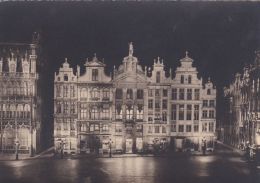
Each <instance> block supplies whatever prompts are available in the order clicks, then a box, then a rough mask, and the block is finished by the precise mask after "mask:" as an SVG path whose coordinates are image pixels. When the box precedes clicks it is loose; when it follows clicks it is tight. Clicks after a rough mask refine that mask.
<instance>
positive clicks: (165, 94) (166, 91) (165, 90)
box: [163, 89, 168, 97]
mask: <svg viewBox="0 0 260 183" xmlns="http://www.w3.org/2000/svg"><path fill="white" fill-rule="evenodd" d="M167 96H168V90H167V89H163V97H167Z"/></svg>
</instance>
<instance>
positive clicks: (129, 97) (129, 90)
mask: <svg viewBox="0 0 260 183" xmlns="http://www.w3.org/2000/svg"><path fill="white" fill-rule="evenodd" d="M126 99H133V90H132V89H127V91H126Z"/></svg>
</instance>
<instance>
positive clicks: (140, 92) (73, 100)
mask: <svg viewBox="0 0 260 183" xmlns="http://www.w3.org/2000/svg"><path fill="white" fill-rule="evenodd" d="M180 63H181V65H180V67H178V68H177V69H176V72H175V77H173V74H172V71H171V69H170V70H169V71H165V68H164V63H163V60H162V59H160V58H157V59H155V60H154V64H153V69H151V68H147V67H146V66H145V67H144V69H143V68H142V66H141V65H139V61H138V58H137V57H135V56H134V49H133V44H132V43H130V44H129V54H128V56H126V57H124V58H123V61H122V64H121V65H120V66H119V67H118V68H116V67H114V69H113V72H112V74H111V75H110V76H108V75H106V74H105V71H104V69H105V64H104V63H103V62H102V61H100V60H98V58H97V57H96V55H95V56H94V57H93V59H92V60H91V61H88V60H87V61H86V63H85V73H82V74H81V73H80V68H79V67H77V69H76V71H74V70H73V68H71V67H70V65H69V63H68V61H67V60H66V61H65V63H64V64H63V65H62V67H61V68H60V69H59V72H57V73H55V79H54V85H55V86H54V141H55V142H54V143H55V149H56V151H60V150H61V149H62V151H63V152H67V153H82V152H84V153H91V152H99V153H104V152H108V151H109V150H110V147H111V148H112V151H113V152H123V153H142V152H154V151H158V152H160V151H167V150H169V149H174V150H201V144H202V141H203V140H204V141H206V142H207V147H208V148H214V147H213V146H214V144H213V141H214V138H215V126H216V120H215V115H216V89H215V87H214V86H213V84H212V82H211V81H210V79H209V80H208V81H207V82H205V83H203V81H202V79H200V78H198V76H197V74H198V72H197V70H196V68H195V67H193V66H192V63H193V60H192V59H191V58H190V57H189V56H188V53H186V56H185V57H184V58H183V59H181V60H180Z"/></svg>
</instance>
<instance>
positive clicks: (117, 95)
mask: <svg viewBox="0 0 260 183" xmlns="http://www.w3.org/2000/svg"><path fill="white" fill-rule="evenodd" d="M122 98H123V91H122V89H116V99H122Z"/></svg>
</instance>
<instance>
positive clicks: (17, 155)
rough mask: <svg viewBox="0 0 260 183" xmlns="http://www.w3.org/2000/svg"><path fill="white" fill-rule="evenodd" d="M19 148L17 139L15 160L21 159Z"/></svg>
mask: <svg viewBox="0 0 260 183" xmlns="http://www.w3.org/2000/svg"><path fill="white" fill-rule="evenodd" d="M18 148H19V141H18V140H17V139H16V141H15V160H18V159H19V154H18Z"/></svg>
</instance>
